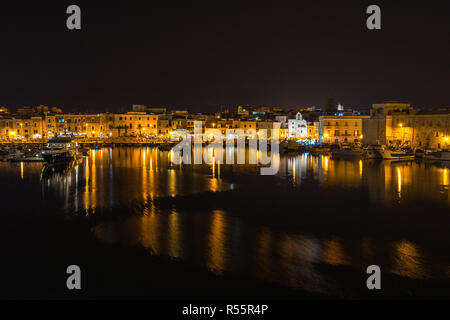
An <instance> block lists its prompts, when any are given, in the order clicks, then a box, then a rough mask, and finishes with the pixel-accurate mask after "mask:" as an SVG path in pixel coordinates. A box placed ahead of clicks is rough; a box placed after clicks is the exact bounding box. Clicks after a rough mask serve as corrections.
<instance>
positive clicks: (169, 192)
mask: <svg viewBox="0 0 450 320" xmlns="http://www.w3.org/2000/svg"><path fill="white" fill-rule="evenodd" d="M211 155H212V157H213V158H214V157H215V155H214V154H211ZM198 156H201V154H200V155H196V154H194V160H195V158H196V157H198ZM223 156H224V157H236V156H237V154H236V150H231V151H230V150H228V151H227V154H224V155H223ZM172 158H173V155H172V154H171V153H170V152H160V151H158V150H157V149H150V148H142V149H139V148H117V149H103V150H93V151H91V152H90V156H89V158H86V159H82V160H80V161H79V162H76V163H74V164H73V165H72V166H70V167H68V168H66V169H65V170H64V171H62V172H52V173H51V174H49V175H48V176H45V177H43V178H42V181H41V180H40V175H41V171H42V165H41V164H35V163H30V164H29V163H20V164H13V163H0V178H1V179H0V184H2V185H3V186H4V187H5V188H6V187H7V186H8V185H10V184H12V185H20V186H24V185H27V184H28V185H30V186H31V187H32V188H33V187H36V188H42V189H41V190H42V197H43V199H44V200H46V199H47V198H48V199H50V198H51V199H55V198H57V199H59V200H60V201H61V202H62V203H63V206H62V209H63V210H65V211H66V212H70V213H72V212H73V211H76V212H77V211H82V210H88V214H95V213H96V212H97V210H99V209H100V208H108V207H109V208H111V207H115V206H117V205H120V204H125V205H127V204H128V203H130V201H133V200H137V201H139V202H146V203H147V204H148V205H147V206H144V207H143V209H142V210H144V212H142V215H141V216H132V217H125V218H123V219H120V221H116V222H105V223H100V224H98V225H96V226H95V227H94V228H93V232H94V233H95V234H96V235H97V237H98V238H99V239H102V240H103V241H106V242H111V243H117V242H119V243H126V244H129V245H137V244H140V245H143V246H144V247H146V248H148V249H149V250H150V251H151V252H152V253H154V254H157V255H167V256H170V257H173V258H175V259H182V260H184V261H188V262H190V263H194V264H200V265H202V266H204V267H207V268H209V269H210V270H212V271H213V272H216V273H218V274H222V273H224V272H225V271H231V272H236V273H241V274H247V275H250V276H252V277H259V278H262V279H265V280H268V281H273V282H277V283H280V284H283V285H286V286H291V287H302V288H305V289H307V290H311V291H318V292H332V291H333V290H336V288H333V285H332V283H333V281H332V280H333V279H330V278H329V276H327V275H326V274H325V273H323V272H322V271H321V270H320V268H319V265H320V264H324V265H328V266H334V267H339V268H341V267H351V268H356V269H358V272H364V271H365V268H366V267H367V266H368V265H370V264H374V263H375V262H377V263H378V262H379V261H381V262H383V265H384V266H386V270H389V271H390V272H392V273H394V274H397V275H399V276H402V277H409V278H417V279H426V278H428V277H431V276H432V275H434V274H435V273H436V270H434V269H433V268H434V267H430V261H429V260H430V256H429V252H427V250H426V248H423V246H421V245H420V244H418V243H415V242H412V241H409V240H402V241H393V240H388V241H384V240H380V239H377V238H372V237H369V236H365V237H363V238H361V239H359V240H354V239H353V240H352V241H348V239H347V240H346V239H343V238H341V237H338V236H334V235H332V234H329V235H326V236H325V235H315V234H303V233H288V232H283V231H280V230H277V229H275V228H273V229H272V228H270V227H267V226H260V225H258V223H254V224H249V223H244V222H243V221H241V220H240V219H239V218H237V217H236V216H232V215H230V214H229V213H227V212H226V211H223V210H214V211H212V212H189V213H188V212H179V211H176V210H169V211H164V210H163V211H162V210H161V209H160V208H158V207H156V206H155V205H154V204H153V203H152V202H151V201H152V200H154V199H155V198H159V197H168V196H172V197H173V196H177V195H188V194H192V193H199V192H206V191H213V192H218V191H226V190H230V189H234V188H239V183H238V182H237V181H239V180H238V179H237V177H241V176H246V177H251V179H252V183H259V181H260V180H259V179H260V176H259V169H260V166H259V165H258V164H257V165H234V166H230V165H227V164H226V161H224V164H218V163H217V164H216V163H213V164H211V165H207V164H203V165H201V164H192V165H184V164H182V165H173V164H172V162H171V159H172ZM249 158H255V159H256V160H258V159H261V156H260V155H258V153H254V154H248V153H247V154H246V159H247V160H248V159H249ZM276 161H279V164H280V171H279V173H278V176H277V179H278V180H277V181H281V183H280V185H281V186H282V187H283V188H284V187H286V186H287V187H288V188H291V187H292V188H297V187H298V186H302V187H304V186H308V183H311V181H314V182H315V183H318V184H319V185H320V186H321V188H329V187H333V188H334V187H339V188H342V189H343V190H346V189H347V188H357V189H361V188H364V189H366V190H368V193H369V195H370V199H371V201H373V202H376V203H383V204H385V205H388V206H391V205H396V204H399V203H400V204H401V203H408V202H409V201H413V200H417V199H427V200H433V201H436V202H439V203H441V204H447V205H450V197H449V188H448V187H449V169H448V167H446V166H445V165H443V164H441V163H440V164H437V165H435V164H430V163H425V162H411V161H410V162H399V163H395V162H384V161H383V162H379V161H378V162H377V161H362V160H361V161H360V160H357V161H351V160H336V159H331V158H330V157H328V156H319V157H315V156H311V155H308V154H302V155H297V156H294V157H292V156H283V157H281V158H277V159H276ZM270 187H274V188H276V187H278V186H275V185H273V186H272V185H271V186H270ZM37 190H40V189H37ZM293 214H295V213H293ZM434 262H436V261H434ZM375 264H376V263H375ZM435 265H436V269H439V270H441V273H444V274H445V275H446V276H449V275H450V271H448V270H450V267H449V265H450V263H448V261H445V258H439V259H437V262H436V263H435ZM432 269H433V270H432ZM442 270H443V271H442Z"/></svg>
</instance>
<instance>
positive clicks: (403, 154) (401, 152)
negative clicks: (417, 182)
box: [380, 148, 415, 160]
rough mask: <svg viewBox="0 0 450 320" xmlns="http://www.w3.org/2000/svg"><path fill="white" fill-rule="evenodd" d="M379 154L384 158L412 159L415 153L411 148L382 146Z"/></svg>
mask: <svg viewBox="0 0 450 320" xmlns="http://www.w3.org/2000/svg"><path fill="white" fill-rule="evenodd" d="M380 154H381V156H382V158H383V159H385V160H402V159H414V158H415V153H414V151H413V150H411V149H389V148H383V149H381V150H380Z"/></svg>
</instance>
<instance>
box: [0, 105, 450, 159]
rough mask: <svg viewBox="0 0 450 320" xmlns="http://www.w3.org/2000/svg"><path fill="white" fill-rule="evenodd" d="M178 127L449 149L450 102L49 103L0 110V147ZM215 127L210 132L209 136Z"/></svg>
mask: <svg viewBox="0 0 450 320" xmlns="http://www.w3.org/2000/svg"><path fill="white" fill-rule="evenodd" d="M180 132H183V133H184V134H187V135H189V136H190V137H191V139H192V140H195V138H196V136H198V135H201V139H202V142H203V143H209V142H210V141H212V140H213V138H214V136H216V137H217V136H219V135H220V136H221V137H222V140H223V141H229V140H233V139H236V140H239V139H242V138H244V139H245V140H246V141H247V143H248V141H249V140H251V139H260V138H261V136H262V135H264V136H265V137H266V138H267V139H268V140H269V141H270V140H271V139H272V137H274V136H275V134H276V136H277V139H279V141H280V143H281V144H282V145H283V146H285V147H287V146H288V144H289V143H290V145H289V147H288V148H283V147H282V148H281V151H283V149H289V150H291V151H297V150H305V149H308V148H310V147H314V146H315V147H317V146H335V147H336V146H337V147H343V146H347V147H352V148H353V147H356V146H373V145H378V146H384V147H386V148H390V149H392V150H400V149H405V148H409V149H411V150H417V149H421V150H430V151H434V152H439V151H448V149H449V138H450V108H440V109H433V110H431V109H426V108H416V107H413V106H411V105H410V104H408V103H400V102H385V103H381V104H374V105H373V106H372V107H371V108H370V109H364V108H344V107H342V106H341V105H339V106H337V107H336V108H335V109H332V110H322V109H321V108H316V107H308V108H296V109H291V110H285V109H282V108H275V107H271V108H266V107H251V106H237V107H230V108H227V109H225V110H221V111H220V112H216V113H210V114H199V113H191V112H189V111H187V110H172V111H168V110H167V109H166V108H148V107H146V106H142V105H134V106H133V107H132V111H130V112H127V113H108V112H106V113H99V114H66V113H63V112H62V109H60V108H51V107H46V106H38V107H24V108H19V109H18V110H17V111H16V112H15V113H10V112H9V110H8V109H7V108H5V107H1V108H0V145H2V146H8V145H12V146H14V145H18V144H27V145H36V146H38V145H40V144H43V143H46V142H48V141H49V140H50V139H51V138H54V137H58V136H69V137H72V138H73V139H74V140H75V141H76V142H77V143H78V144H79V145H81V146H87V147H94V148H97V147H105V146H110V147H111V146H112V147H115V146H158V145H165V144H171V143H173V142H174V141H176V139H177V137H178V136H179V133H180ZM210 132H213V133H214V134H212V135H211V134H208V133H210Z"/></svg>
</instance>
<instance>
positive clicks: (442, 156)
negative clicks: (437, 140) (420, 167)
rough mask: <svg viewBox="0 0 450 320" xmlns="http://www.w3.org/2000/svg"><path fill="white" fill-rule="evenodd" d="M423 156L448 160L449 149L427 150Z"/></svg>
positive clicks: (449, 159) (426, 158) (449, 155)
mask: <svg viewBox="0 0 450 320" xmlns="http://www.w3.org/2000/svg"><path fill="white" fill-rule="evenodd" d="M423 158H424V159H425V160H438V161H450V151H427V152H425V154H424V155H423Z"/></svg>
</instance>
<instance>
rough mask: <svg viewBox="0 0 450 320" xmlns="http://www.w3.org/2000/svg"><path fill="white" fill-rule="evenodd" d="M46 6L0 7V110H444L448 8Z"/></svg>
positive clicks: (433, 3) (387, 4)
mask: <svg viewBox="0 0 450 320" xmlns="http://www.w3.org/2000/svg"><path fill="white" fill-rule="evenodd" d="M52 2H53V3H52ZM52 2H50V1H48V2H45V1H44V2H42V1H40V2H39V4H33V5H30V4H28V2H21V3H18V4H15V5H14V7H13V6H11V5H5V4H3V3H2V6H1V7H0V36H1V44H2V46H1V51H0V57H1V60H0V70H1V77H0V105H4V106H7V107H10V108H12V109H14V108H15V107H18V106H22V105H38V104H45V105H50V106H61V107H63V108H64V109H65V110H67V111H103V110H106V109H109V110H111V111H120V110H128V109H129V108H130V107H131V105H132V104H145V105H149V106H154V107H157V106H168V107H172V108H175V107H178V108H182V107H183V108H190V109H192V110H194V111H215V110H217V106H218V105H221V104H222V105H230V104H255V105H267V106H272V105H277V106H283V107H296V106H311V105H316V106H321V105H323V104H324V103H325V102H326V99H327V97H328V96H330V95H332V96H334V98H335V100H336V101H337V102H340V103H343V104H344V105H348V106H369V105H371V104H372V103H377V102H381V101H385V100H391V99H394V100H401V101H406V102H411V103H413V104H414V105H415V106H418V107H441V106H449V105H450V95H449V92H450V90H449V89H450V41H449V39H450V1H448V0H442V1H440V0H429V1H411V0H410V1H403V0H396V1H370V2H369V1H320V0H319V1H297V5H296V6H295V7H289V6H287V5H283V6H281V5H280V6H279V7H271V6H269V5H261V4H260V5H256V4H254V5H253V6H250V5H249V6H242V5H237V3H236V4H235V5H233V4H232V3H231V2H227V3H229V5H228V6H222V7H218V6H214V5H211V6H209V7H195V6H183V7H181V6H180V5H177V4H175V3H174V4H173V5H172V6H168V5H167V6H165V7H161V6H156V5H151V2H143V1H139V2H135V1H131V0H130V1H121V4H114V3H113V2H112V1H109V2H101V1H90V2H80V1H72V2H65V1H57V2H56V1H52ZM93 2H95V4H93ZM212 3H213V2H212ZM277 3H279V2H278V1H277V2H275V1H274V2H272V4H273V5H275V4H277ZM70 4H78V5H79V6H80V7H81V9H82V28H83V29H82V30H81V31H68V30H67V29H66V19H67V14H66V8H67V6H68V5H70ZM369 4H378V5H380V7H381V9H382V28H383V29H382V30H381V31H369V30H367V28H366V19H367V15H366V12H365V11H366V8H367V6H368V5H369Z"/></svg>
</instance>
